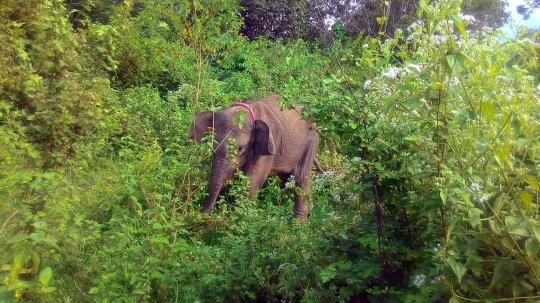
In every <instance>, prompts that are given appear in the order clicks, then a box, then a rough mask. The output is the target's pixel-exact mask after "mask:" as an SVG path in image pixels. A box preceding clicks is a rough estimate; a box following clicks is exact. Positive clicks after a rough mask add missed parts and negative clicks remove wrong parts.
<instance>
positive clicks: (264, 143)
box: [253, 120, 276, 156]
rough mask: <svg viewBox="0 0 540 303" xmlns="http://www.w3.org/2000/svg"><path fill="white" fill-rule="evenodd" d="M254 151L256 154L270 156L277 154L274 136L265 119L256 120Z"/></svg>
mask: <svg viewBox="0 0 540 303" xmlns="http://www.w3.org/2000/svg"><path fill="white" fill-rule="evenodd" d="M253 152H254V153H255V155H256V156H269V155H275V154H276V147H275V145H274V137H272V132H270V128H269V127H268V124H266V122H264V121H263V120H256V121H255V141H254V143H253Z"/></svg>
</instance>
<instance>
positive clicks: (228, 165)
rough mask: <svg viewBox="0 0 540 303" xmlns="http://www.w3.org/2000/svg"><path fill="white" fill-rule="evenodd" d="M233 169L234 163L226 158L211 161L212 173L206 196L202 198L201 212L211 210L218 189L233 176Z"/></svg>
mask: <svg viewBox="0 0 540 303" xmlns="http://www.w3.org/2000/svg"><path fill="white" fill-rule="evenodd" d="M235 169H236V167H235V165H234V164H233V163H232V162H231V161H229V160H227V159H221V160H214V161H212V174H211V175H210V182H209V184H208V196H207V197H206V198H205V199H204V202H203V208H202V210H201V212H203V213H209V212H211V211H212V208H213V207H214V204H215V203H216V200H217V197H218V195H219V191H220V190H221V188H222V187H223V185H224V184H225V182H227V180H228V179H229V178H231V177H232V176H233V174H234V171H235Z"/></svg>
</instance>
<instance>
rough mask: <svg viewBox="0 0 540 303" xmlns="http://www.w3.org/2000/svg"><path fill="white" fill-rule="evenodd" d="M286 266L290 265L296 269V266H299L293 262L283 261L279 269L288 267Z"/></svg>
mask: <svg viewBox="0 0 540 303" xmlns="http://www.w3.org/2000/svg"><path fill="white" fill-rule="evenodd" d="M286 267H290V268H292V269H294V270H296V268H297V267H296V264H292V263H283V264H281V265H279V267H278V271H281V270H282V269H284V268H286Z"/></svg>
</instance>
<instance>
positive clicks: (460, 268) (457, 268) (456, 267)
mask: <svg viewBox="0 0 540 303" xmlns="http://www.w3.org/2000/svg"><path fill="white" fill-rule="evenodd" d="M447 262H448V265H450V268H452V271H453V272H454V274H455V275H456V277H457V278H458V283H461V279H462V278H463V276H464V275H465V273H466V272H467V268H465V265H463V264H462V263H461V262H459V261H456V260H454V259H448V261H447Z"/></svg>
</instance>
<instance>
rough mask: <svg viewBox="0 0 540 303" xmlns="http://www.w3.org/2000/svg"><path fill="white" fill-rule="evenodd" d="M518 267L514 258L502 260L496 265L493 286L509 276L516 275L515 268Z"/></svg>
mask: <svg viewBox="0 0 540 303" xmlns="http://www.w3.org/2000/svg"><path fill="white" fill-rule="evenodd" d="M515 267H516V261H514V260H502V261H499V262H497V264H496V265H495V273H494V274H493V279H492V280H491V287H494V286H497V285H499V284H501V283H502V282H504V281H506V280H507V279H509V278H512V277H514V269H515Z"/></svg>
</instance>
